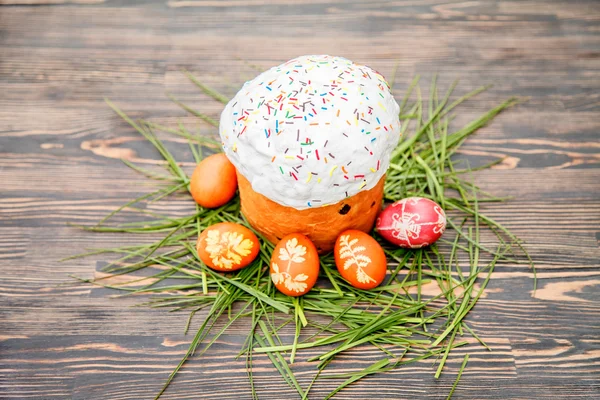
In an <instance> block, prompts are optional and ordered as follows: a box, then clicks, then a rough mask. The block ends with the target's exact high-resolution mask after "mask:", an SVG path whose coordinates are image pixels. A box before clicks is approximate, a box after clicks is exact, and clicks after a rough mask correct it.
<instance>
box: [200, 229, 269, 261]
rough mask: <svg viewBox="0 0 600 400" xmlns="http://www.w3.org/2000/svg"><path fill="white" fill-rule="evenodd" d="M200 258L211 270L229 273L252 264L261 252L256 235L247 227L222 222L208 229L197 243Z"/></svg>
mask: <svg viewBox="0 0 600 400" xmlns="http://www.w3.org/2000/svg"><path fill="white" fill-rule="evenodd" d="M196 249H197V250H198V256H199V257H200V259H201V260H202V261H203V262H204V263H205V264H206V265H208V266H209V267H210V268H212V269H214V270H217V271H222V272H228V271H235V270H238V269H241V268H244V267H245V266H247V265H248V264H250V263H251V262H252V261H254V259H255V258H256V256H257V255H258V251H259V250H260V243H259V242H258V238H257V237H256V235H255V234H254V233H253V232H252V231H251V230H250V229H248V228H246V227H245V226H242V225H240V224H234V223H232V222H221V223H219V224H215V225H212V226H209V227H208V228H206V229H205V230H204V231H203V232H202V234H200V236H199V237H198V242H197V243H196Z"/></svg>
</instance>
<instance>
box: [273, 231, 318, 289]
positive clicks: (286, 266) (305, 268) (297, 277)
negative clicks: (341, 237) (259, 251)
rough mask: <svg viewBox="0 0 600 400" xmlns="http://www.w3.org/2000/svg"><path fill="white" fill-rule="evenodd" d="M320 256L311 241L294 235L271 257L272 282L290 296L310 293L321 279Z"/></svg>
mask: <svg viewBox="0 0 600 400" xmlns="http://www.w3.org/2000/svg"><path fill="white" fill-rule="evenodd" d="M319 266H320V263H319V254H318V253H317V248H316V247H315V245H314V244H313V242H311V240H310V239H309V238H308V237H306V236H304V235H302V234H300V233H292V234H290V235H287V236H285V237H284V238H283V239H281V240H280V241H279V243H277V246H275V250H273V254H272V255H271V268H270V272H271V280H272V281H273V283H274V284H275V287H276V288H277V289H278V290H279V291H280V292H281V293H283V294H285V295H288V296H294V297H295V296H302V295H303V294H305V293H308V292H309V291H310V290H311V289H312V288H313V286H314V285H315V283H316V282H317V278H318V277H319Z"/></svg>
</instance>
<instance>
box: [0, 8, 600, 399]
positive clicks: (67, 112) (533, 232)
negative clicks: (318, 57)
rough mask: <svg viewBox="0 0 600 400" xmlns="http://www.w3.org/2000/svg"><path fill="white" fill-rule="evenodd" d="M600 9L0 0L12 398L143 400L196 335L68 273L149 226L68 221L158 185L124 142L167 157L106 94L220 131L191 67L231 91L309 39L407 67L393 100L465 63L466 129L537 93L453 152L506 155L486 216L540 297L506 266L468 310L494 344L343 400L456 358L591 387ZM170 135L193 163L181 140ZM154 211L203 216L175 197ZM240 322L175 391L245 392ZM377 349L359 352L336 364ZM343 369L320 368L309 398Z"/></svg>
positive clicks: (562, 389)
mask: <svg viewBox="0 0 600 400" xmlns="http://www.w3.org/2000/svg"><path fill="white" fill-rule="evenodd" d="M599 21H600V5H599V3H598V2H597V1H594V0H590V1H569V2H566V1H564V2H561V1H551V2H547V1H541V0H530V1H517V0H511V1H508V0H506V1H467V2H465V1H439V0H424V1H410V0H389V1H373V2H371V1H368V2H367V1H359V0H351V1H342V0H318V1H309V0H277V1H267V0H244V1H242V0H224V1H211V0H198V1H184V0H170V1H167V0H161V1H159V0H136V1H125V0H114V1H108V0H107V1H101V0H79V1H66V0H24V1H20V0H19V1H11V0H0V398H2V399H19V400H20V399H111V400H116V399H141V398H152V397H153V395H154V394H155V393H156V392H157V390H158V389H159V388H160V386H161V385H162V382H163V381H164V379H166V377H167V376H168V374H169V373H170V372H171V370H172V369H173V368H174V367H175V365H177V363H178V362H179V360H180V358H181V357H182V356H183V354H184V353H185V351H186V349H187V345H188V342H189V340H190V337H186V336H183V335H182V334H181V333H182V332H183V329H184V326H185V322H186V317H187V316H186V315H185V314H178V313H168V312H165V311H163V310H150V309H146V308H137V307H131V306H133V305H135V304H138V303H139V302H140V301H142V300H143V299H142V298H141V297H129V298H119V299H115V298H112V297H111V296H112V295H113V294H114V292H112V291H109V290H106V289H96V288H94V289H90V288H84V287H80V286H74V285H64V283H65V282H68V277H67V276H68V275H69V274H77V275H80V276H89V277H91V276H94V275H95V274H98V273H99V272H98V270H99V269H100V268H101V266H102V265H104V264H103V263H105V262H106V261H108V260H109V258H108V257H95V258H94V257H92V258H88V259H84V260H70V261H66V262H62V263H60V262H58V260H59V259H61V258H63V257H67V256H69V255H72V254H74V253H78V252H80V251H82V250H83V249H86V248H91V247H110V246H114V245H115V244H117V243H119V244H126V243H132V244H133V243H139V242H140V241H142V240H150V238H139V237H131V236H128V235H116V234H115V235H97V234H91V233H86V232H81V231H79V230H76V229H72V228H69V227H67V226H66V223H67V222H75V223H90V222H92V221H95V220H97V219H98V218H99V217H101V216H103V215H105V214H106V213H107V212H109V211H110V210H112V209H114V207H115V206H117V205H119V204H121V203H123V202H124V201H126V200H129V199H130V198H132V197H133V196H135V195H140V194H143V193H145V192H147V191H148V190H149V186H148V185H147V181H146V180H145V179H144V178H142V177H140V176H139V175H136V174H135V173H134V172H132V171H131V170H129V169H128V168H126V167H125V166H124V165H123V164H122V163H121V161H120V160H119V159H120V158H126V159H129V160H134V161H137V162H140V163H144V164H146V165H147V166H149V167H155V166H157V165H158V164H159V162H158V161H157V159H158V156H157V154H156V153H155V152H154V151H153V150H152V149H151V147H150V146H149V145H148V144H147V143H145V142H144V141H143V140H141V139H140V137H139V136H138V135H137V134H136V133H135V132H134V131H133V130H132V129H131V128H129V127H128V126H127V125H126V124H125V123H124V122H123V121H121V120H120V119H119V118H118V117H117V116H116V115H114V114H113V113H112V111H110V110H109V108H108V107H107V106H106V105H105V104H104V102H103V98H104V97H108V98H110V99H111V100H112V101H113V102H115V103H116V104H118V105H119V106H120V107H121V108H122V109H124V110H126V111H127V112H128V113H129V114H130V115H132V116H134V117H149V118H151V119H152V120H153V121H155V122H160V123H164V124H169V125H173V124H176V123H177V121H179V120H181V121H182V122H183V123H184V124H186V126H188V127H189V128H190V129H193V130H200V131H201V132H202V133H204V134H214V133H215V129H214V128H212V127H210V126H207V125H206V124H203V123H200V122H199V121H198V120H197V119H195V118H194V117H191V116H189V115H186V113H185V112H184V111H182V110H181V109H179V108H178V107H177V106H176V105H174V104H173V103H171V102H170V101H169V100H168V98H167V96H166V94H167V93H172V94H174V95H175V96H177V97H178V98H180V99H181V100H184V101H185V102H186V103H188V104H190V105H192V106H193V107H195V108H197V109H200V110H202V111H203V112H205V113H207V114H209V115H210V116H212V117H215V118H216V117H218V115H219V112H220V110H221V105H220V104H218V103H216V102H214V101H212V100H210V99H209V98H208V97H206V96H205V95H203V94H201V93H199V91H198V90H197V89H196V88H195V87H194V86H193V85H191V84H190V83H189V82H188V81H187V79H186V78H185V77H184V76H183V75H182V74H181V70H182V69H188V70H190V71H191V72H192V73H194V74H195V75H196V76H198V77H200V78H201V80H202V81H204V82H206V83H207V84H209V85H212V86H214V87H216V88H217V89H218V90H219V91H221V92H223V93H225V94H227V95H233V94H234V93H235V92H236V90H237V88H239V86H240V85H241V83H242V82H243V81H245V80H247V79H250V78H252V77H253V76H254V75H255V74H256V70H255V66H258V67H259V68H266V67H269V66H272V65H275V64H276V63H279V62H281V61H284V60H287V59H289V58H292V57H294V56H297V55H301V54H305V53H317V54H318V53H331V54H336V55H342V56H346V57H348V58H350V59H352V60H355V61H357V62H364V63H367V64H369V65H370V66H372V67H373V68H375V69H377V70H378V71H380V72H382V73H383V74H384V75H386V76H388V77H389V76H390V74H391V71H392V70H393V68H394V65H395V64H396V63H398V78H397V79H396V85H395V86H394V91H395V92H396V93H398V94H402V93H403V92H404V90H405V89H406V87H407V85H408V84H409V82H410V80H411V79H412V77H413V76H414V75H415V74H417V73H418V74H421V75H422V77H423V78H422V79H423V81H424V82H425V83H426V82H429V81H430V80H431V78H432V76H433V74H434V73H438V74H439V84H440V86H441V87H448V86H449V85H450V83H451V82H452V81H453V80H455V79H460V80H461V83H460V85H459V90H461V91H463V92H466V91H468V90H471V89H474V88H475V87H478V86H481V85H485V84H490V83H491V84H494V87H493V88H492V89H491V90H489V91H488V92H486V93H484V94H482V95H481V96H480V97H479V98H478V100H477V101H471V102H469V103H468V105H467V106H465V107H463V108H462V111H461V113H460V114H459V118H457V120H456V121H455V123H456V125H457V126H458V124H460V123H464V122H466V121H467V120H468V119H469V118H473V117H474V116H476V115H478V114H480V113H482V112H483V111H485V110H487V109H488V108H490V107H492V106H494V105H495V104H497V103H498V102H500V101H501V100H503V99H504V98H506V97H508V96H512V95H518V96H522V97H528V98H529V100H528V101H527V102H525V103H523V104H521V105H519V106H518V107H516V108H514V109H512V110H511V111H510V112H507V113H505V114H502V115H501V116H499V117H498V118H497V119H496V120H495V121H494V122H493V123H492V124H491V125H490V126H488V127H486V128H485V129H482V130H481V131H480V132H479V133H478V134H477V135H476V136H474V137H472V138H471V139H470V140H469V141H468V142H467V143H466V144H465V146H464V147H463V148H462V150H461V157H463V158H465V159H467V160H469V162H470V163H471V164H480V163H484V162H487V161H492V160H493V159H495V158H496V157H505V159H504V161H503V162H502V163H501V164H499V165H498V166H496V167H495V168H494V169H492V170H487V171H484V172H481V173H478V174H477V175H476V176H475V179H476V182H477V183H478V184H480V185H481V186H482V187H483V188H484V189H486V190H488V191H490V192H492V193H494V194H496V195H498V196H513V197H514V200H512V201H511V202H508V203H504V204H494V205H486V206H485V210H484V211H485V212H486V213H487V214H489V215H490V216H491V217H493V218H495V219H497V220H498V221H499V222H500V223H502V224H503V225H505V226H507V227H508V228H510V229H511V230H512V231H513V232H514V233H515V234H517V235H518V236H520V237H522V238H523V239H525V241H526V242H527V247H528V249H529V251H530V253H531V255H532V256H533V258H534V260H535V261H536V264H537V269H538V272H539V277H540V282H539V288H538V291H537V293H536V297H535V298H533V297H531V295H532V293H531V289H532V281H531V278H532V275H531V271H529V270H528V269H527V268H526V267H525V266H523V265H503V266H501V267H499V268H498V269H497V270H496V272H495V273H494V277H493V279H492V280H491V282H490V285H489V287H488V291H487V293H486V296H485V297H484V298H482V299H481V300H480V303H479V304H478V305H477V307H476V310H475V312H474V313H472V315H470V316H469V321H470V324H471V326H472V327H473V328H474V329H476V331H477V332H478V333H479V335H480V336H482V337H483V338H484V339H485V340H486V341H487V342H488V343H489V344H490V346H491V347H492V348H493V352H488V351H487V350H485V349H484V348H482V347H480V346H477V345H476V344H475V343H473V344H472V345H469V346H467V347H466V348H461V349H458V350H457V351H456V352H455V353H453V354H452V355H451V357H450V359H449V364H448V373H445V374H444V375H443V376H442V378H441V379H439V380H435V379H434V378H433V373H434V368H433V367H432V365H431V363H421V364H419V365H417V366H411V367H410V368H406V367H403V368H400V369H398V370H396V371H393V372H390V373H387V374H384V375H377V376H373V377H368V378H365V379H364V380H362V381H360V382H359V383H357V384H353V385H351V386H349V387H348V388H347V389H345V390H344V391H342V392H341V393H340V394H339V395H338V396H337V398H340V399H351V398H352V399H363V398H393V399H399V398H423V399H429V398H431V399H440V398H445V396H446V395H447V393H448V392H449V390H450V387H451V385H452V383H453V380H454V377H455V373H456V371H457V370H458V367H459V366H460V362H461V360H462V356H463V355H464V354H465V352H469V353H470V354H471V358H470V362H469V366H468V368H467V370H466V371H465V373H464V375H463V379H462V381H461V383H460V385H459V386H458V388H457V390H456V392H455V397H456V398H464V399H500V398H503V399H504V398H511V399H531V398H539V399H546V398H578V399H579V398H580V399H588V398H589V399H594V398H600V339H599V338H600V336H599V332H600V305H599V304H600V295H599V293H600V292H599V290H598V288H599V287H600V269H599V267H600V264H599V262H600V228H599V226H600V119H599V118H598V115H599V112H600V74H599V72H598V71H600V28H599ZM164 139H165V140H166V141H167V144H168V146H169V147H170V148H171V149H172V150H173V151H175V152H176V153H177V155H178V158H179V159H181V160H183V161H184V168H186V169H188V171H189V170H191V168H192V167H193V163H192V162H191V161H192V157H191V154H190V153H189V150H188V149H187V147H186V146H185V143H183V142H182V141H181V140H177V139H175V138H172V137H164ZM150 208H151V209H153V210H162V211H164V210H168V211H169V212H171V213H173V214H174V215H185V214H186V213H189V212H190V211H191V210H192V207H191V205H190V204H189V202H187V201H185V200H184V199H175V200H173V201H169V202H159V203H157V204H154V205H152V206H150ZM483 239H484V240H485V239H486V238H485V237H484V238H483ZM201 318H202V315H199V316H198V317H197V318H196V320H195V321H194V324H193V327H198V325H199V323H200V321H201ZM222 323H223V322H221V324H222ZM220 326H222V325H220ZM247 329H248V327H247V326H244V324H243V323H239V324H235V325H234V326H233V327H232V329H231V330H230V331H229V333H228V334H227V335H225V336H224V337H222V338H221V340H219V341H218V342H217V343H216V345H215V346H214V347H213V348H211V349H210V350H209V352H207V354H205V355H204V356H202V357H199V358H194V359H192V361H191V362H190V363H189V365H188V366H187V367H186V368H185V369H184V370H183V372H182V373H181V375H180V376H179V377H178V378H177V379H176V381H175V383H174V385H172V387H171V388H170V389H169V391H168V392H167V393H166V394H165V396H164V398H165V399H188V398H189V399H192V398H193V399H197V398H206V399H209V398H222V399H239V398H249V397H250V392H249V388H248V384H247V376H246V371H245V367H244V362H243V361H242V360H239V361H236V360H235V359H234V356H235V355H236V354H237V352H238V351H239V347H240V346H241V343H242V341H243V338H244V337H245V336H244V333H245V331H247ZM285 334H286V335H288V336H287V338H288V339H289V338H291V335H292V332H291V331H287V332H286V333H285ZM310 355H311V354H310V352H307V353H302V354H301V356H300V358H299V359H298V361H297V363H296V364H295V365H294V370H295V372H296V373H297V376H298V379H299V381H300V383H301V385H303V386H306V385H307V384H308V383H309V382H310V380H311V379H312V376H313V374H314V365H313V364H311V363H308V362H306V359H307V358H308V357H309V356H310ZM374 356H375V352H374V351H372V349H370V348H363V349H360V350H356V351H354V352H352V353H348V354H347V355H344V356H343V357H340V360H339V361H338V363H339V365H338V368H339V369H341V370H344V369H345V370H356V369H358V368H360V367H361V366H365V365H368V363H369V362H372V360H373V359H372V357H374ZM255 362H256V365H255V368H256V370H255V373H256V382H257V387H258V388H259V395H260V398H264V399H281V398H295V392H294V391H292V390H291V389H290V388H289V387H288V386H287V385H286V384H285V383H284V382H283V381H282V380H281V378H280V376H279V375H278V373H277V371H276V370H275V369H274V368H273V367H272V365H271V363H270V361H269V360H268V358H266V357H265V356H258V357H257V359H256V360H255ZM338 384H339V381H332V380H322V381H319V382H318V383H317V384H316V386H315V388H314V391H312V392H311V393H312V395H311V398H314V399H319V398H323V397H324V396H325V395H326V394H327V393H329V391H331V390H332V389H333V388H335V387H336V386H337V385H338Z"/></svg>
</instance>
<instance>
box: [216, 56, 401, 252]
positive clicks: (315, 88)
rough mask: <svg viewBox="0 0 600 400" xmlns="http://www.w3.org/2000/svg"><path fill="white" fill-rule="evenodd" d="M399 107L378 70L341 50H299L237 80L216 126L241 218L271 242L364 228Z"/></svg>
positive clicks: (330, 239)
mask: <svg viewBox="0 0 600 400" xmlns="http://www.w3.org/2000/svg"><path fill="white" fill-rule="evenodd" d="M398 113H399V106H398V104H397V103H396V101H395V100H394V98H393V96H392V94H391V92H390V88H389V86H388V83H387V82H386V80H385V78H384V77H383V76H382V75H381V74H379V73H378V72H376V71H375V70H373V69H371V68H369V67H367V66H363V65H358V64H355V63H353V62H351V61H349V60H347V59H345V58H341V57H332V56H327V55H312V56H303V57H298V58H295V59H293V60H290V61H288V62H286V63H284V64H281V65H279V66H277V67H273V68H271V69H269V70H268V71H266V72H263V73H262V74H260V75H259V76H257V77H256V78H254V79H253V80H251V81H248V82H246V83H245V84H244V86H243V87H242V89H241V90H240V91H239V92H238V93H237V94H236V96H235V97H234V98H233V99H232V100H231V101H230V102H229V103H228V104H227V105H226V107H225V109H224V110H223V113H222V114H221V120H220V128H219V132H220V136H221V140H222V145H223V149H224V152H225V154H226V156H227V157H228V158H229V160H230V161H231V163H232V164H233V165H234V166H235V168H236V171H237V179H238V185H239V192H240V198H241V210H242V213H243V214H244V216H245V218H246V219H247V220H248V222H249V223H250V224H251V225H252V226H253V227H254V228H255V229H256V230H257V231H258V232H259V233H260V234H262V235H263V236H264V237H265V238H266V239H268V240H269V241H271V242H273V243H277V242H278V241H279V240H280V239H281V238H282V237H284V236H286V235H288V234H290V233H301V234H304V235H306V236H308V237H309V238H310V239H311V240H312V241H313V242H314V244H315V246H316V247H317V250H318V251H319V252H320V253H325V252H328V251H330V250H332V249H333V247H334V244H335V241H336V238H337V236H338V235H339V233H340V232H342V231H345V230H347V229H356V230H360V231H364V232H367V231H370V230H371V229H372V227H373V224H374V222H375V218H376V216H377V214H378V212H379V211H380V209H381V202H382V198H383V186H384V181H385V173H386V170H387V168H388V166H389V162H390V155H391V152H392V150H393V149H394V148H395V147H396V145H397V143H398V140H399V139H400V120H399V117H398Z"/></svg>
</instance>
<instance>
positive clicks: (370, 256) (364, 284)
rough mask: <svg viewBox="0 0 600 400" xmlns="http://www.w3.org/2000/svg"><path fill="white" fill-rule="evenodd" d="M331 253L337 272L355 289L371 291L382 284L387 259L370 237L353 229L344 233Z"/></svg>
mask: <svg viewBox="0 0 600 400" xmlns="http://www.w3.org/2000/svg"><path fill="white" fill-rule="evenodd" d="M333 251H334V254H335V265H336V266H337V269H338V271H339V272H340V274H341V275H342V277H343V278H344V279H346V280H347V281H348V282H350V284H351V285H352V286H354V287H355V288H358V289H373V288H374V287H377V286H379V284H380V283H381V282H383V279H384V278H385V273H386V271H387V259H386V258H385V253H384V252H383V249H382V248H381V246H380V245H379V243H377V241H376V240H375V239H373V238H372V237H371V236H370V235H368V234H366V233H364V232H362V231H357V230H353V229H351V230H347V231H344V232H342V233H341V234H340V236H338V238H337V240H336V242H335V248H334V250H333Z"/></svg>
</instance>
